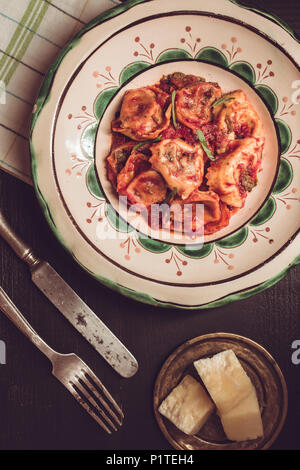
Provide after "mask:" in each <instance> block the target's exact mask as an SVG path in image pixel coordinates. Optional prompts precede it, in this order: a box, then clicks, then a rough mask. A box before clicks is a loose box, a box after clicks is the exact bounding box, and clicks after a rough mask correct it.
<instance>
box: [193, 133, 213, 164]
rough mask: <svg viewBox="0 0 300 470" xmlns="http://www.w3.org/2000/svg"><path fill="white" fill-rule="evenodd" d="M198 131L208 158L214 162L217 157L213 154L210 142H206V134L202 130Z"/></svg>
mask: <svg viewBox="0 0 300 470" xmlns="http://www.w3.org/2000/svg"><path fill="white" fill-rule="evenodd" d="M196 133H197V136H198V139H199V140H200V143H201V145H202V148H203V150H204V152H205V153H206V155H207V156H208V158H209V159H210V160H212V161H213V162H214V161H215V157H214V156H213V154H212V153H211V151H210V148H209V146H208V143H207V142H206V139H205V135H204V134H203V132H202V131H200V130H197V131H196Z"/></svg>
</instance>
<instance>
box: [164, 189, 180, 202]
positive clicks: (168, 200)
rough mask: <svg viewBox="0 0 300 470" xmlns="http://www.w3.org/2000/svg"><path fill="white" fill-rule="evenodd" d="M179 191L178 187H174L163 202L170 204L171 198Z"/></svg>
mask: <svg viewBox="0 0 300 470" xmlns="http://www.w3.org/2000/svg"><path fill="white" fill-rule="evenodd" d="M177 193H178V189H177V188H175V189H173V191H172V192H171V193H169V195H168V196H167V197H166V199H165V200H164V202H163V204H169V202H170V201H171V199H173V197H175V196H176V194H177Z"/></svg>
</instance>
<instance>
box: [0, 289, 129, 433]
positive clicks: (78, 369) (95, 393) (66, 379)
mask: <svg viewBox="0 0 300 470" xmlns="http://www.w3.org/2000/svg"><path fill="white" fill-rule="evenodd" d="M0 309H1V310H2V312H3V313H4V314H5V315H6V316H7V317H8V318H9V319H10V320H11V321H12V322H13V323H14V325H15V326H16V327H17V328H19V330H20V331H22V333H24V334H25V335H26V336H27V338H29V339H30V341H31V342H32V343H33V344H34V345H35V346H36V347H37V348H38V349H39V350H40V351H41V352H42V353H43V354H45V356H47V357H48V359H49V360H50V361H51V363H52V374H53V375H54V376H55V377H56V378H57V379H58V380H59V381H60V382H61V383H62V384H63V385H64V386H65V387H66V388H67V389H68V390H69V392H71V393H72V395H73V397H74V398H76V400H77V401H78V402H79V403H80V405H81V406H82V407H83V408H84V409H85V410H86V411H87V412H88V413H89V414H90V415H91V416H92V417H93V418H94V419H95V420H96V421H97V423H98V424H99V425H100V426H101V427H102V428H103V429H104V430H105V431H106V432H107V433H108V434H111V433H112V431H117V430H118V426H122V424H123V419H124V414H123V412H122V410H121V408H120V407H119V406H118V404H117V403H116V402H115V400H114V399H113V397H112V396H111V394H110V393H109V392H108V391H107V390H106V388H105V387H104V385H103V384H102V382H101V381H100V380H99V379H98V377H96V375H95V374H94V373H93V371H92V370H91V369H90V368H89V367H88V366H87V365H86V364H85V363H84V362H83V361H82V360H81V359H80V358H79V357H78V356H76V354H60V353H58V352H56V351H54V350H53V349H52V348H50V346H48V345H47V344H46V343H45V341H43V340H42V338H41V337H40V336H39V335H38V334H37V333H36V331H34V329H33V328H32V326H31V325H30V324H29V323H28V321H27V320H26V319H25V318H24V317H23V315H22V314H21V312H20V311H19V310H18V308H17V307H16V306H15V305H14V303H13V302H12V300H11V299H10V298H9V297H8V295H7V294H6V292H5V291H4V290H3V289H2V287H0Z"/></svg>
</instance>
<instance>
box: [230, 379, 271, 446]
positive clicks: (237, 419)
mask: <svg viewBox="0 0 300 470" xmlns="http://www.w3.org/2000/svg"><path fill="white" fill-rule="evenodd" d="M252 388H253V390H252V392H251V393H250V395H249V396H248V397H247V398H245V399H244V400H243V401H242V402H241V403H240V404H239V405H237V406H236V407H235V408H233V409H232V410H231V411H229V412H228V413H225V414H223V415H221V421H222V425H223V429H224V432H225V434H226V436H227V438H228V439H230V440H231V441H248V440H251V439H257V438H258V437H261V436H263V424H262V420H261V414H260V409H259V404H258V401H257V396H256V391H255V388H254V387H253V386H252Z"/></svg>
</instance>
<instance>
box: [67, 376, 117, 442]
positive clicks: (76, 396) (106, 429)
mask: <svg viewBox="0 0 300 470" xmlns="http://www.w3.org/2000/svg"><path fill="white" fill-rule="evenodd" d="M64 385H65V386H66V388H67V389H68V390H69V392H70V393H72V395H73V397H74V398H75V399H76V400H77V401H78V403H79V404H80V405H81V406H82V407H83V408H84V409H85V411H87V412H88V413H89V414H90V415H91V416H92V418H94V420H95V421H96V422H97V423H98V424H99V425H100V426H101V427H102V429H104V431H106V432H107V433H108V434H111V433H112V432H111V430H110V429H109V428H108V427H107V426H106V424H105V423H104V422H103V421H102V419H101V418H100V417H99V416H98V415H97V414H96V413H95V412H94V410H93V409H92V408H91V407H90V406H89V405H88V403H87V402H86V401H84V399H83V398H82V397H81V396H80V395H79V393H78V392H77V391H76V390H75V388H74V386H73V385H75V384H73V383H72V382H69V383H68V384H66V383H65V384H64Z"/></svg>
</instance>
